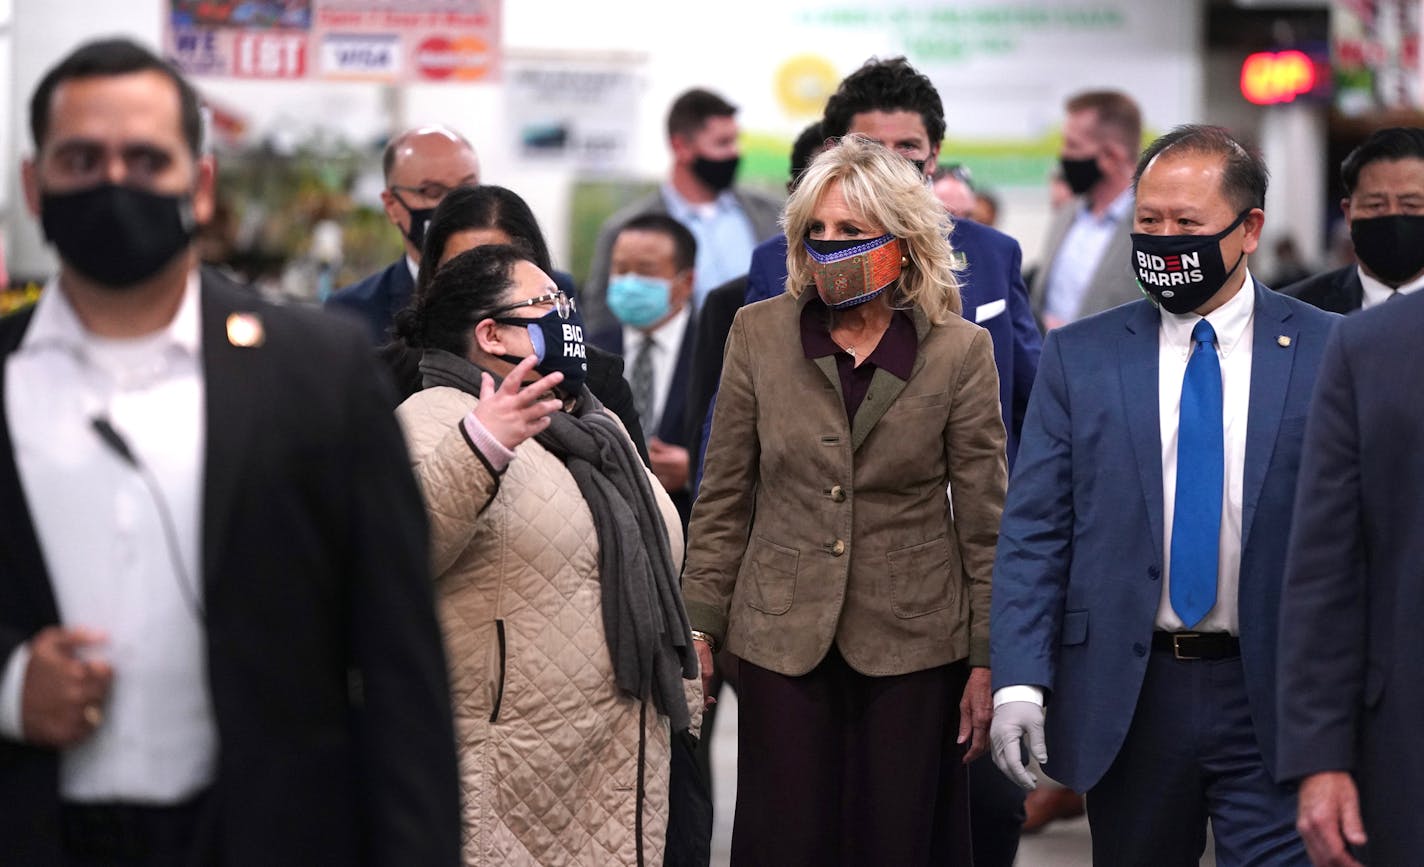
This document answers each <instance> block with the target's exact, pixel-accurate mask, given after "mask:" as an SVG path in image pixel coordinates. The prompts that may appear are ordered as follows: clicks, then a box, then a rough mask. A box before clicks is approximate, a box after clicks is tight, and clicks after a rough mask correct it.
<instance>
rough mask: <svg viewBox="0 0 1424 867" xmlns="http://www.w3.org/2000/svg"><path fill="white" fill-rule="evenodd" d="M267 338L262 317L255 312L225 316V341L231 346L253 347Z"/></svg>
mask: <svg viewBox="0 0 1424 867" xmlns="http://www.w3.org/2000/svg"><path fill="white" fill-rule="evenodd" d="M266 339H267V333H266V332H265V331H264V330H263V329H262V319H261V317H259V316H258V315H257V314H256V313H233V314H231V315H229V316H228V317H227V342H228V343H231V344H232V345H233V346H243V347H247V348H249V349H250V348H253V347H257V346H261V345H262V343H263V341H265V340H266Z"/></svg>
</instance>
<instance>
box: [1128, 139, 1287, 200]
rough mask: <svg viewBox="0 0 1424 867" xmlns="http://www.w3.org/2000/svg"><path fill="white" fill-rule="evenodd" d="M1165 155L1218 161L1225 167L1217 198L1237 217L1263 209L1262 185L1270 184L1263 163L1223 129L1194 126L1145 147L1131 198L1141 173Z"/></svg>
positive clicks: (1264, 190) (1257, 155) (1134, 193)
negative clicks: (1208, 157)
mask: <svg viewBox="0 0 1424 867" xmlns="http://www.w3.org/2000/svg"><path fill="white" fill-rule="evenodd" d="M1167 151H1176V152H1179V153H1189V154H1205V155H1208V156H1217V157H1221V160H1222V162H1223V163H1225V167H1224V170H1223V171H1222V173H1221V194H1222V195H1223V196H1225V197H1226V199H1227V201H1229V202H1231V205H1232V207H1234V208H1235V209H1236V211H1237V212H1238V213H1239V212H1241V211H1247V210H1250V209H1251V208H1265V207H1266V184H1267V183H1268V182H1269V180H1270V172H1269V171H1267V170H1266V162H1265V160H1263V159H1261V155H1260V154H1259V153H1257V152H1256V151H1254V150H1252V149H1250V148H1247V147H1246V146H1245V145H1243V144H1242V143H1241V142H1239V141H1237V140H1236V138H1235V137H1233V136H1232V135H1231V133H1229V132H1227V131H1226V129H1225V128H1224V127H1219V126H1206V125H1204V124H1196V123H1189V124H1184V125H1182V126H1179V127H1176V128H1175V129H1173V130H1172V131H1171V132H1169V133H1167V134H1166V135H1164V136H1162V137H1161V138H1159V139H1157V140H1156V141H1154V142H1153V143H1152V144H1150V145H1148V146H1147V150H1145V151H1143V152H1142V156H1141V158H1140V159H1138V161H1137V171H1135V172H1134V173H1133V175H1132V192H1133V195H1136V194H1137V184H1138V183H1139V182H1140V181H1141V180H1142V173H1143V172H1145V171H1146V170H1147V167H1148V166H1149V165H1150V164H1151V163H1152V161H1153V160H1155V159H1156V158H1157V157H1159V156H1161V155H1162V154H1164V153H1166V152H1167Z"/></svg>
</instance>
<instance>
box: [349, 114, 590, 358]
mask: <svg viewBox="0 0 1424 867" xmlns="http://www.w3.org/2000/svg"><path fill="white" fill-rule="evenodd" d="M381 169H382V171H383V172H384V175H385V180H386V189H384V190H382V191H381V205H382V207H384V208H385V210H386V219H388V220H390V221H391V225H392V226H395V227H396V228H397V229H399V230H400V233H401V235H402V237H403V239H404V241H405V255H404V256H402V257H401V258H399V259H397V260H396V261H394V262H392V263H391V264H390V265H389V266H387V267H386V268H384V269H382V270H380V271H378V272H376V273H375V274H372V275H371V276H369V277H366V278H365V279H362V280H359V281H357V282H355V283H352V284H351V285H350V286H347V287H345V288H343V289H338V290H337V291H336V292H335V293H333V294H332V296H331V297H330V298H328V299H327V301H326V306H327V307H328V308H329V309H332V310H337V311H348V312H350V313H354V314H355V315H356V316H358V317H359V318H360V319H361V320H363V321H364V322H365V323H366V327H367V329H368V330H369V332H370V335H371V344H372V345H373V346H381V345H383V344H385V343H386V342H387V341H389V340H390V338H391V320H392V319H393V318H394V317H395V315H396V314H397V313H399V312H400V311H401V310H403V309H405V306H406V305H407V304H409V303H410V296H411V294H412V293H413V292H414V291H415V275H416V273H417V272H418V270H419V269H420V251H421V248H422V247H423V246H425V227H426V224H428V223H429V222H430V217H431V215H432V214H434V213H435V206H436V205H438V204H440V200H441V199H443V198H445V195H446V194H447V193H449V192H450V191H451V190H453V189H455V188H456V187H462V186H473V185H475V184H478V183H479V182H480V161H479V158H478V157H477V156H476V155H475V149H474V148H473V147H471V145H470V143H469V142H468V141H466V140H465V138H464V136H462V135H460V134H459V133H457V132H455V131H454V130H452V129H448V128H446V127H443V126H425V127H418V128H416V129H411V130H407V131H405V132H403V133H400V134H399V135H397V136H395V137H394V138H392V139H391V140H390V142H388V143H387V144H386V149H385V152H384V153H383V154H382V157H381ZM560 288H563V287H560Z"/></svg>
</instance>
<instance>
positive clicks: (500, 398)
mask: <svg viewBox="0 0 1424 867" xmlns="http://www.w3.org/2000/svg"><path fill="white" fill-rule="evenodd" d="M538 363H539V359H537V358H535V357H534V356H532V355H530V356H528V357H527V358H525V359H524V360H523V361H521V362H519V363H518V364H516V365H515V366H514V369H513V370H511V371H510V372H509V375H508V376H506V377H505V378H504V382H502V383H500V386H499V388H495V387H494V378H493V377H491V376H490V375H489V374H488V373H482V374H480V405H479V406H477V407H475V418H477V419H479V421H480V424H482V425H484V426H485V430H487V431H489V433H490V436H492V437H494V438H495V439H496V440H498V441H499V444H500V445H502V446H504V447H505V448H507V449H511V450H512V449H514V448H515V447H516V446H518V445H519V444H520V443H522V442H524V441H525V440H527V439H529V438H530V437H532V436H534V435H536V434H538V433H539V432H540V431H542V430H543V429H544V428H546V427H548V426H549V416H551V415H553V414H554V413H556V412H558V411H559V408H560V407H562V406H563V403H562V402H561V401H559V400H558V399H556V398H550V399H544V400H540V398H542V397H543V396H544V395H546V394H548V393H549V392H551V391H553V389H554V386H556V385H558V384H559V383H561V382H563V381H564V375H563V374H562V373H559V372H557V371H555V372H554V373H551V374H549V375H547V376H544V377H542V378H540V379H536V380H534V381H533V382H531V383H529V384H527V385H525V384H523V381H524V377H526V376H528V375H529V373H530V372H531V371H532V370H534V365H536V364H538Z"/></svg>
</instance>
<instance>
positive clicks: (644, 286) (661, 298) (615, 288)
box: [608, 274, 672, 328]
mask: <svg viewBox="0 0 1424 867" xmlns="http://www.w3.org/2000/svg"><path fill="white" fill-rule="evenodd" d="M608 309H609V310H611V311H613V315H614V316H617V317H618V321H619V322H622V323H623V324H624V325H629V326H632V327H633V328H647V327H648V326H649V325H652V324H653V323H654V322H657V321H658V320H659V319H662V318H663V317H664V316H667V315H668V311H669V310H671V309H672V283H671V281H668V280H664V279H662V278H660V277H645V276H643V275H642V274H619V275H617V276H616V277H614V278H613V279H611V280H609V281H608Z"/></svg>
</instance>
